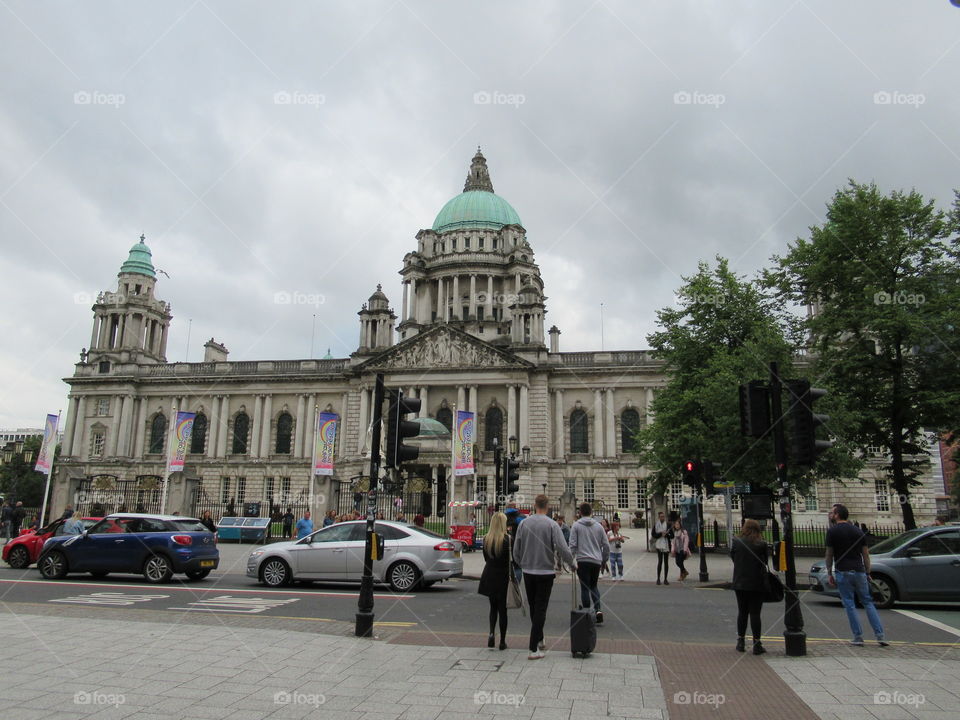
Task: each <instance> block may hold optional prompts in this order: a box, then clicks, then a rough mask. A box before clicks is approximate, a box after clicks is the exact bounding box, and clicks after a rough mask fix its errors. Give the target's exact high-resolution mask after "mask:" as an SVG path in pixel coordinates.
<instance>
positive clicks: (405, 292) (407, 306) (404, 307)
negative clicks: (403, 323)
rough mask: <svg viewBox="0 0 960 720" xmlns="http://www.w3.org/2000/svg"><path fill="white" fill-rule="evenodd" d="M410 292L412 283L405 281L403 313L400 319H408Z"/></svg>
mask: <svg viewBox="0 0 960 720" xmlns="http://www.w3.org/2000/svg"><path fill="white" fill-rule="evenodd" d="M409 290H410V283H409V281H407V280H404V281H403V311H402V312H401V313H400V317H401V318H403V319H406V317H407V313H408V311H409V309H410V306H409V304H408V299H407V293H408V292H409Z"/></svg>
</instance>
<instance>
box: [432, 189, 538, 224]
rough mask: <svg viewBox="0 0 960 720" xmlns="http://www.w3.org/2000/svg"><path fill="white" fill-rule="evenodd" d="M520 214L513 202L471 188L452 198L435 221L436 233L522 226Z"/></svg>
mask: <svg viewBox="0 0 960 720" xmlns="http://www.w3.org/2000/svg"><path fill="white" fill-rule="evenodd" d="M520 224H521V223H520V216H519V215H517V211H516V210H514V209H513V207H511V205H510V203H508V202H507V201H506V200H504V199H503V198H502V197H500V196H499V195H495V194H494V193H492V192H487V191H486V190H468V191H467V192H463V193H460V194H459V195H457V196H456V197H455V198H453V199H452V200H450V201H449V202H448V203H447V204H446V205H444V206H443V209H442V210H441V211H440V213H439V214H438V215H437V219H436V220H434V221H433V230H434V232H438V233H442V232H447V231H449V230H460V229H462V228H490V229H492V230H499V229H500V228H502V227H503V226H504V225H520Z"/></svg>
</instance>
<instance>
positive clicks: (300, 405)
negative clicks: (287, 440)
mask: <svg viewBox="0 0 960 720" xmlns="http://www.w3.org/2000/svg"><path fill="white" fill-rule="evenodd" d="M305 407H306V399H305V398H304V397H303V395H302V394H301V393H297V430H296V435H294V439H293V456H294V457H298V458H301V457H303V446H304V442H303V432H304V430H306V429H307V426H306V420H307V418H306V414H305V413H304V408H305Z"/></svg>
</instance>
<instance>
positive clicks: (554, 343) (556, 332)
mask: <svg viewBox="0 0 960 720" xmlns="http://www.w3.org/2000/svg"><path fill="white" fill-rule="evenodd" d="M540 327H541V328H542V327H543V326H542V325H541V326H540ZM547 332H549V333H550V352H552V353H558V352H560V329H559V328H558V327H557V326H556V325H553V326H551V327H550V329H549V330H548V331H547Z"/></svg>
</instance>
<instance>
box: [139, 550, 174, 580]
mask: <svg viewBox="0 0 960 720" xmlns="http://www.w3.org/2000/svg"><path fill="white" fill-rule="evenodd" d="M143 577H144V578H145V579H146V581H147V582H148V583H153V584H154V585H157V584H159V583H165V582H170V578H172V577H173V567H172V566H171V565H170V561H169V560H168V559H167V558H166V557H165V556H163V555H151V556H150V557H148V558H147V561H146V562H145V563H143Z"/></svg>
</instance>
